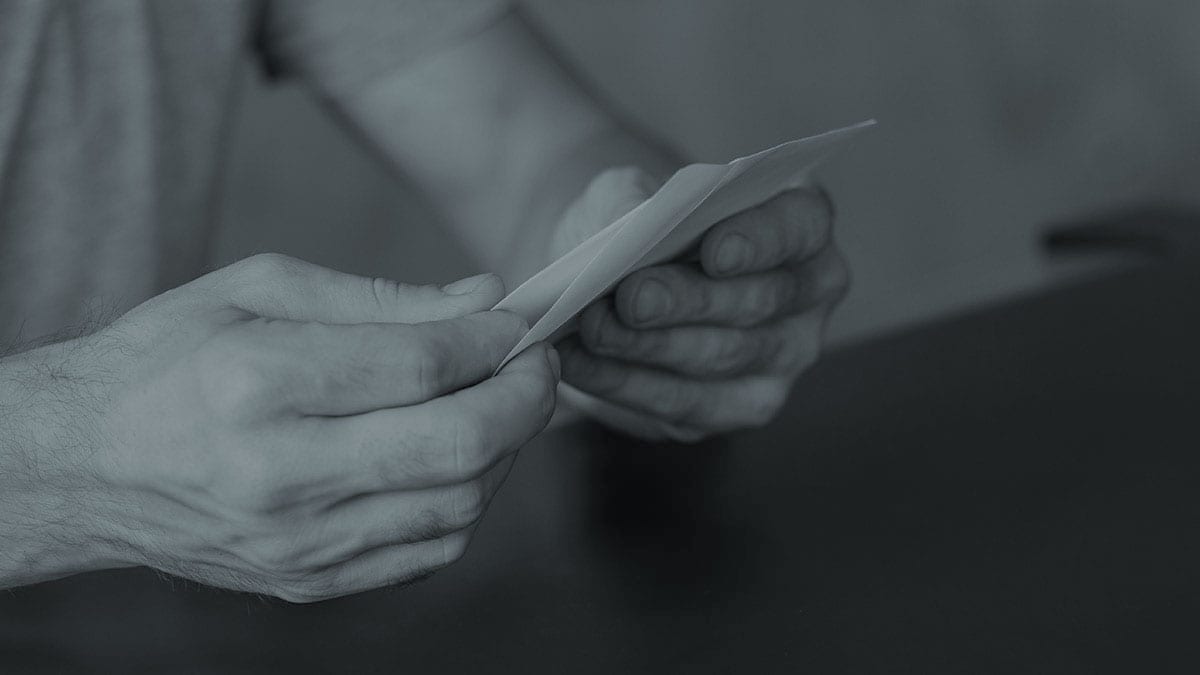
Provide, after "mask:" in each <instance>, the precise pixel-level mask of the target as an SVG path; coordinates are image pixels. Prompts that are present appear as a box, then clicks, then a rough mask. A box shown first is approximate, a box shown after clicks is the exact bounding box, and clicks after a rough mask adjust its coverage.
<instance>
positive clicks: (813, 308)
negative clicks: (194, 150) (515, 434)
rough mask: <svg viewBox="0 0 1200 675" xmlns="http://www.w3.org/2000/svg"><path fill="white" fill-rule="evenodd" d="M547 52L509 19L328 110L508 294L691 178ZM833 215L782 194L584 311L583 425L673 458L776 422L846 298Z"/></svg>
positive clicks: (565, 348) (570, 358) (517, 20)
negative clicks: (409, 186) (688, 255)
mask: <svg viewBox="0 0 1200 675" xmlns="http://www.w3.org/2000/svg"><path fill="white" fill-rule="evenodd" d="M547 53H548V52H547V48H546V44H545V41H544V40H542V39H541V38H540V37H539V36H538V35H537V33H536V31H535V30H534V29H533V28H532V27H531V26H530V25H529V24H528V23H527V22H525V21H524V20H523V19H522V18H521V16H520V15H519V14H513V15H512V16H510V17H508V18H507V19H506V20H504V21H501V22H499V23H498V24H496V25H495V26H493V27H492V28H490V29H488V30H486V31H483V32H482V33H480V34H479V35H477V36H475V37H473V38H472V39H470V40H467V41H465V42H464V43H463V44H461V45H459V46H457V47H456V48H455V49H453V50H451V51H449V52H447V53H444V54H440V55H438V56H437V57H436V58H433V59H429V60H427V61H426V62H424V63H421V64H419V65H418V66H417V67H415V68H412V69H409V70H406V71H404V72H400V73H396V74H395V75H394V76H393V77H390V78H385V79H384V80H382V81H380V82H377V83H375V84H374V85H373V86H370V87H367V88H366V89H364V90H363V91H362V92H360V93H358V94H357V95H355V96H353V97H349V98H346V99H343V100H340V101H338V102H336V104H337V105H338V106H339V107H340V109H341V112H342V114H343V116H344V117H346V118H347V119H350V120H352V121H353V122H354V123H355V125H356V126H357V128H358V129H359V130H360V131H361V132H362V133H361V135H362V137H364V138H365V139H367V140H368V141H369V143H370V146H371V147H373V148H376V149H381V150H382V151H383V153H384V154H385V155H386V156H387V157H388V158H389V159H390V160H391V161H392V162H393V163H394V164H395V165H396V166H397V167H398V168H399V169H400V170H401V171H402V172H403V173H404V175H406V176H409V177H410V178H412V179H414V180H416V181H417V182H418V183H420V184H421V185H423V186H424V187H425V189H426V191H427V192H428V193H429V194H430V195H432V196H434V198H435V200H437V201H438V203H440V204H442V205H444V213H445V214H446V216H447V224H448V225H449V226H450V227H451V228H452V229H453V230H455V231H456V232H458V234H459V237H460V239H461V240H462V241H463V242H464V244H465V245H466V247H467V249H468V251H469V252H471V253H472V255H473V256H474V257H475V258H476V259H478V260H479V261H480V262H481V263H482V264H483V265H484V266H485V269H491V270H495V271H497V272H498V273H499V274H501V275H502V276H503V277H504V278H505V280H506V281H507V282H508V285H509V287H510V288H514V287H515V286H516V285H517V284H519V283H520V282H521V281H524V280H525V279H526V278H528V277H529V276H532V275H533V274H534V273H536V272H537V271H538V270H540V269H541V268H542V267H544V266H545V265H547V264H549V263H550V262H552V261H553V260H554V259H555V258H557V257H558V256H559V255H561V254H562V253H565V252H566V251H568V250H570V249H571V248H572V247H573V246H574V245H575V244H577V243H579V242H581V241H583V240H584V239H586V238H587V236H588V235H590V234H592V233H594V232H595V231H597V230H599V229H601V228H603V227H604V226H606V225H608V224H609V223H611V222H612V221H613V220H615V219H616V218H617V217H619V216H620V215H622V214H623V213H625V212H626V211H628V210H629V208H632V206H634V205H636V204H637V203H639V202H640V201H641V200H643V199H645V198H646V197H648V196H649V195H650V194H652V193H653V192H654V190H655V189H656V188H657V186H658V185H659V184H661V183H662V182H664V181H665V180H666V178H667V177H669V176H670V174H671V173H673V172H674V170H675V169H677V168H678V167H679V166H681V165H682V164H684V163H685V162H683V161H682V160H681V159H680V157H679V156H678V155H677V154H676V153H674V152H672V151H670V150H669V149H666V148H664V147H663V146H662V145H661V144H658V143H655V142H652V141H649V140H647V139H646V137H645V136H643V135H641V134H638V133H636V132H635V131H633V130H632V129H631V127H630V126H629V125H627V124H624V123H622V122H621V120H620V119H619V117H618V116H617V115H615V114H613V113H612V112H611V111H610V110H608V109H607V108H606V107H605V106H603V105H601V104H600V103H599V102H598V101H597V100H596V99H595V98H594V97H592V96H591V95H590V94H589V93H588V92H587V91H586V90H585V89H584V88H583V87H581V86H580V85H579V84H578V83H577V82H576V81H575V79H574V78H573V77H572V76H571V74H570V73H569V72H567V71H566V70H565V69H564V68H563V67H562V66H561V65H559V63H558V62H556V61H555V60H553V59H547V58H546V55H547ZM832 213H833V208H832V206H831V205H830V203H829V200H828V198H827V196H826V195H825V194H824V193H823V192H821V191H818V190H814V189H806V190H797V191H794V192H792V193H788V194H784V195H780V196H778V197H776V198H775V199H773V200H771V201H769V202H768V203H766V204H762V205H760V206H758V207H756V208H754V209H750V210H749V211H746V212H745V213H742V214H738V215H736V216H733V217H731V218H730V219H728V220H727V221H726V222H724V223H721V224H719V225H717V226H716V227H714V228H713V229H712V230H710V231H709V233H708V234H707V235H706V236H705V237H704V241H703V244H702V245H701V247H700V255H699V261H698V263H697V262H691V261H688V262H684V261H680V262H678V263H676V264H673V265H665V266H661V267H657V268H654V269H648V270H643V271H641V272H639V273H637V274H634V275H632V276H631V277H630V278H629V279H626V280H625V281H624V282H623V283H622V284H621V285H620V287H619V288H618V289H617V291H616V293H615V295H614V296H613V297H610V298H606V299H604V300H602V301H601V302H600V303H597V306H595V307H593V308H591V309H589V310H588V312H587V313H586V314H585V315H584V322H583V331H582V332H581V335H580V338H579V339H578V340H573V341H569V342H567V343H564V344H562V345H559V346H560V348H561V351H562V352H563V358H564V373H565V378H566V379H567V381H568V382H570V383H571V384H573V385H575V386H576V387H577V388H578V389H580V390H582V391H584V392H588V393H590V394H593V395H595V396H597V397H599V399H600V401H599V402H598V403H597V402H595V401H593V402H592V404H590V405H588V406H586V414H587V415H589V416H591V417H592V418H594V419H597V420H598V421H600V422H602V423H605V424H608V425H610V426H612V427H613V428H616V429H619V430H621V431H622V432H624V433H629V434H633V435H637V436H641V437H644V438H649V439H673V440H681V441H695V440H699V439H701V438H704V437H706V436H709V435H711V434H714V433H718V432H724V431H732V430H736V429H741V428H747V427H754V426H761V425H762V424H765V423H767V422H769V421H770V420H771V419H772V418H773V417H774V416H775V414H776V413H777V412H778V410H779V408H780V406H781V405H782V404H783V402H784V401H785V399H786V397H787V394H788V391H789V390H790V388H791V386H792V384H793V382H794V381H795V379H796V378H797V376H798V375H800V374H801V373H802V372H803V371H804V370H805V369H806V368H807V367H808V366H809V365H811V364H812V362H813V361H814V360H815V359H816V358H817V356H818V354H819V351H820V342H821V339H822V334H823V331H824V326H825V323H826V320H827V318H828V316H829V313H830V312H831V311H832V309H833V307H834V306H835V305H836V304H837V302H838V301H839V300H840V299H841V298H842V296H843V295H844V294H845V291H846V288H847V285H848V280H849V274H848V272H847V270H846V266H845V264H844V261H843V259H842V256H841V255H840V254H839V253H838V251H837V249H836V247H835V245H834V242H833V239H832V237H831V228H832V220H833V216H832ZM485 235H486V236H485ZM731 235H739V236H731ZM739 237H740V238H739ZM739 255H740V256H744V259H741V262H739V263H737V264H733V263H730V265H724V264H723V263H724V262H725V261H726V260H734V259H735V257H736V256H739ZM654 282H659V283H661V284H662V285H661V286H659V287H658V288H659V290H660V291H661V293H660V297H661V300H655V299H654V297H653V295H654V294H655V293H656V291H655V290H654V289H655V284H654ZM659 302H661V303H662V304H661V305H660V306H661V307H662V310H661V311H658V310H655V309H654V307H655V306H656V305H655V304H654V303H659ZM638 307H646V308H649V309H650V316H649V317H648V318H642V317H640V316H639V315H638V312H637V311H636V310H637V308H638ZM564 400H565V402H566V403H567V404H570V403H571V401H570V400H567V399H564Z"/></svg>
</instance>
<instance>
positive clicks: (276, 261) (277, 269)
mask: <svg viewBox="0 0 1200 675" xmlns="http://www.w3.org/2000/svg"><path fill="white" fill-rule="evenodd" d="M235 265H236V267H237V272H238V274H239V276H242V277H243V278H245V277H249V278H251V279H279V278H288V277H290V276H292V275H294V274H296V273H297V272H298V271H299V270H300V267H301V265H302V263H301V261H299V260H297V259H296V258H292V257H290V256H286V255H283V254H282V253H259V254H256V255H252V256H250V257H249V258H245V259H244V260H241V261H239V262H238V263H235Z"/></svg>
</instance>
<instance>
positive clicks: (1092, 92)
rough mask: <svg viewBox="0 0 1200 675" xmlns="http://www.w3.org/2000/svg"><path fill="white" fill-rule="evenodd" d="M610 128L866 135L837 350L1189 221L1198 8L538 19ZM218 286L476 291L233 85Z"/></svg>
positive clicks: (789, 3) (444, 241) (931, 2)
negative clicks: (1079, 255) (1082, 237)
mask: <svg viewBox="0 0 1200 675" xmlns="http://www.w3.org/2000/svg"><path fill="white" fill-rule="evenodd" d="M523 5H524V6H525V8H526V10H527V11H528V13H529V14H530V15H531V16H532V17H533V18H534V19H536V21H537V23H539V24H540V25H541V26H542V27H543V28H544V30H545V32H546V34H547V36H548V37H549V38H550V40H551V41H552V42H553V43H554V44H555V45H556V46H557V47H558V48H559V50H560V51H561V53H562V54H563V55H564V56H565V57H566V58H567V59H568V60H569V61H570V62H571V63H572V64H573V65H574V66H575V67H576V68H577V70H578V71H579V73H580V74H581V76H582V77H583V78H584V79H585V80H586V81H588V82H589V83H591V84H592V85H593V86H594V87H595V88H596V89H597V90H598V92H599V93H600V94H601V95H602V97H603V98H605V99H606V100H607V101H608V102H609V103H610V104H611V105H612V106H613V107H615V108H616V109H617V110H618V111H620V112H621V113H623V114H624V115H626V116H627V117H629V118H630V119H632V120H634V121H635V122H637V123H639V124H640V125H642V126H643V127H644V128H646V129H647V130H649V131H650V132H652V133H653V134H656V135H658V136H660V137H661V138H664V139H666V140H667V141H668V142H669V143H672V144H674V145H675V146H676V147H677V148H679V149H680V150H681V151H682V152H684V153H685V155H686V156H688V157H690V158H691V159H693V160H695V161H710V162H724V161H727V160H729V159H731V158H733V157H735V156H738V155H742V154H746V153H749V152H753V151H756V150H759V149H761V148H763V147H766V146H769V145H772V144H775V143H778V142H781V141H784V140H788V139H791V138H795V137H800V136H806V135H810V134H814V133H818V132H821V131H825V130H827V129H830V128H833V127H837V126H842V125H846V124H850V123H853V122H857V121H860V120H863V119H867V118H871V117H875V118H877V119H878V120H879V121H880V126H879V127H878V128H877V129H876V130H875V131H873V132H872V133H871V134H868V135H867V136H866V137H864V138H863V139H862V140H860V141H858V142H857V143H856V144H855V145H854V146H853V147H852V148H850V149H849V151H847V152H845V153H843V154H842V155H840V156H839V157H838V158H836V159H835V160H834V161H833V162H832V163H831V164H830V165H829V166H828V167H827V168H826V169H825V170H824V171H823V174H822V176H823V181H824V182H825V184H826V185H827V186H828V187H829V188H830V189H831V191H832V192H833V194H834V197H835V199H836V201H837V203H838V208H839V221H838V225H837V228H838V229H837V231H838V235H837V236H838V238H839V240H840V242H841V244H842V246H843V248H844V250H845V251H846V253H847V254H848V256H849V258H850V262H851V266H852V269H853V272H854V278H855V283H854V286H853V289H852V291H851V294H850V296H849V297H848V299H847V301H846V303H845V304H844V305H843V307H842V309H841V310H840V311H839V313H838V314H837V316H836V318H835V322H834V325H833V326H832V328H831V333H832V335H831V337H832V339H833V340H835V341H847V340H856V339H859V338H862V337H866V336H870V335H872V334H877V333H879V332H882V331H886V330H889V329H894V328H896V327H899V326H902V325H905V324H908V323H912V322H916V321H920V320H923V319H927V318H930V317H933V316H937V315H940V314H944V313H947V312H953V311H955V310H956V309H959V308H962V307H964V306H968V305H976V304H979V303H982V302H988V301H992V300H996V299H999V298H1003V297H1006V296H1011V295H1013V294H1017V293H1022V292H1027V291H1030V290H1033V289H1036V288H1039V287H1041V286H1044V285H1046V284H1051V283H1056V282H1061V281H1063V280H1069V279H1071V278H1074V277H1077V276H1078V275H1081V274H1087V273H1088V272H1089V271H1092V270H1094V269H1095V266H1096V261H1094V260H1086V261H1071V260H1067V261H1063V260H1055V261H1052V260H1050V259H1049V258H1048V257H1047V256H1046V255H1045V254H1044V253H1043V251H1042V250H1041V249H1040V247H1039V237H1040V233H1041V232H1042V231H1043V229H1044V228H1046V227H1047V226H1048V225H1051V224H1054V223H1058V222H1063V221H1069V220H1073V219H1078V218H1086V217H1088V216H1090V215H1093V214H1096V213H1101V212H1104V211H1106V210H1109V209H1112V208H1121V207H1124V206H1129V205H1135V204H1144V203H1155V204H1176V205H1180V206H1185V207H1187V206H1191V207H1193V208H1195V207H1196V206H1197V205H1198V203H1200V191H1198V190H1197V189H1196V186H1198V185H1200V40H1198V39H1197V34H1198V32H1200V3H1197V2H1195V0H1180V1H1177V2H1176V1H1172V0H1156V1H1154V2H1144V1H1137V0H1108V1H1105V2H1095V1H1089V0H1055V1H1054V2H1045V1H1043V0H1019V1H1006V2H982V1H978V2H976V1H971V0H922V1H919V2H904V3H896V2H889V1H886V0H857V1H854V0H851V1H841V2H801V1H796V0H744V1H739V2H728V1H723V0H639V1H636V2H635V1H633V0H622V1H610V2H588V1H581V0H570V1H567V0H537V1H531V2H525V3H523ZM245 79H246V82H245V88H244V94H243V105H242V106H241V109H240V112H239V118H238V120H237V122H236V125H235V132H234V143H233V146H234V149H233V152H232V156H231V158H230V160H229V163H228V165H227V171H226V174H225V176H224V191H223V195H224V197H223V207H222V210H221V218H220V220H221V224H220V235H219V236H218V245H217V249H216V251H215V256H216V260H214V264H223V263H226V262H229V261H232V260H234V259H237V258H240V257H243V256H245V255H249V254H251V253H255V252H259V251H266V250H275V251H281V252H285V253H289V254H292V255H297V256H300V257H303V258H306V259H309V260H312V261H315V262H319V263H323V264H327V265H331V266H334V267H337V268H339V269H343V270H347V271H353V272H357V273H362V274H378V275H385V276H391V277H393V278H398V279H402V280H408V281H422V282H425V281H447V280H450V279H453V278H457V277H460V276H463V275H465V274H468V273H473V272H475V271H480V270H477V269H476V268H475V267H474V266H473V264H472V263H471V262H470V261H468V260H467V259H466V258H465V257H464V256H463V255H462V253H461V252H460V249H459V248H458V247H457V246H456V245H455V243H454V242H453V241H452V240H451V239H450V238H449V236H448V235H446V234H445V233H444V232H442V231H441V228H440V226H439V222H438V217H437V214H436V213H434V212H432V210H431V209H430V208H429V207H428V206H427V205H426V204H424V203H423V202H422V200H421V199H420V196H419V195H418V194H416V193H415V192H414V191H413V190H412V189H410V188H408V187H406V186H405V185H403V184H402V183H401V182H399V179H398V178H397V177H396V176H395V175H394V174H393V173H391V172H390V171H389V170H388V169H387V167H385V166H384V165H382V164H381V163H379V161H378V160H376V159H375V158H374V157H372V156H369V155H368V154H367V153H365V152H364V151H363V149H362V148H361V147H360V146H359V145H358V144H357V143H356V142H355V141H354V140H353V139H352V138H351V137H350V136H349V135H348V134H346V133H345V132H344V131H343V130H342V129H341V128H339V127H338V126H337V123H336V122H335V121H334V120H333V118H331V117H330V116H328V115H326V114H325V112H324V111H323V110H322V109H321V104H320V102H319V101H317V100H315V98H314V97H312V96H311V95H310V94H309V93H308V92H306V91H304V90H302V89H300V88H299V87H297V86H295V85H288V84H283V85H279V84H268V83H265V82H263V81H262V79H261V77H259V75H258V74H257V73H256V72H255V71H254V69H253V67H252V66H251V65H249V64H248V65H247V68H246V76H245Z"/></svg>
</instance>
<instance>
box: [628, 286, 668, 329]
mask: <svg viewBox="0 0 1200 675" xmlns="http://www.w3.org/2000/svg"><path fill="white" fill-rule="evenodd" d="M670 311H671V291H670V290H669V289H668V288H667V285H666V284H664V283H663V282H661V281H659V280H658V279H646V280H645V281H643V282H642V285H641V287H639V288H638V294H637V301H636V302H634V304H633V320H634V321H637V322H638V323H645V322H647V321H650V320H651V319H654V318H655V317H660V316H664V315H666V314H667V313H668V312H670Z"/></svg>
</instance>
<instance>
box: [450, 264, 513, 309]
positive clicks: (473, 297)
mask: <svg viewBox="0 0 1200 675" xmlns="http://www.w3.org/2000/svg"><path fill="white" fill-rule="evenodd" d="M441 290H442V292H443V293H445V294H446V295H452V296H456V297H459V298H463V299H469V300H470V301H471V302H472V304H475V305H478V306H480V307H482V308H483V309H491V308H492V307H493V306H495V304H496V303H497V302H500V300H501V298H503V297H504V280H503V279H501V278H500V275H498V274H494V273H492V272H484V273H483V274H476V275H475V276H472V277H467V278H465V279H459V280H458V281H454V282H451V283H449V284H446V285H445V286H442V288H441Z"/></svg>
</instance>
